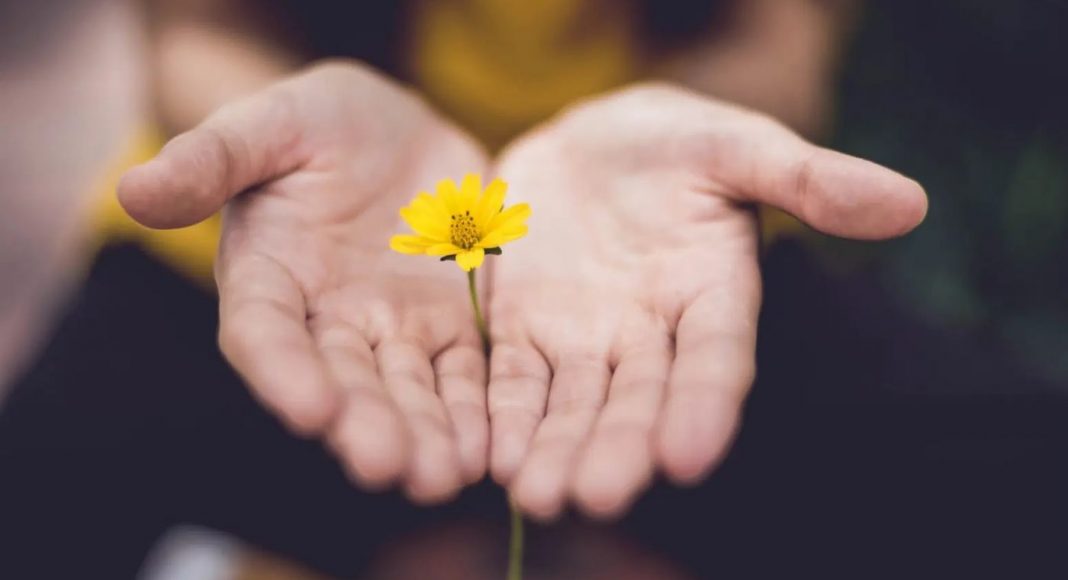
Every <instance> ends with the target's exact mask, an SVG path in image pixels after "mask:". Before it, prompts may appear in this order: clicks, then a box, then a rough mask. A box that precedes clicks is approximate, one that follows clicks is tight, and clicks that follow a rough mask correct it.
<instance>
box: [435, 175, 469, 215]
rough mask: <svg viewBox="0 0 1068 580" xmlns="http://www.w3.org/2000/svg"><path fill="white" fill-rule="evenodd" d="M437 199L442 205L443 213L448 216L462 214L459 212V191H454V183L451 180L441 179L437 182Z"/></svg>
mask: <svg viewBox="0 0 1068 580" xmlns="http://www.w3.org/2000/svg"><path fill="white" fill-rule="evenodd" d="M437 192H438V199H440V200H441V202H442V205H444V206H445V211H446V212H448V214H449V215H454V214H456V213H463V212H462V211H459V208H460V191H459V190H458V189H456V182H455V181H453V180H451V179H448V178H446V179H442V180H441V181H439V182H438V186H437Z"/></svg>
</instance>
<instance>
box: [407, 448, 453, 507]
mask: <svg viewBox="0 0 1068 580" xmlns="http://www.w3.org/2000/svg"><path fill="white" fill-rule="evenodd" d="M463 483H464V482H463V478H462V475H461V469H460V465H459V457H456V456H454V455H451V454H447V453H446V454H428V453H415V454H413V458H412V466H411V468H410V473H409V474H408V476H407V479H406V480H405V485H404V492H405V495H407V496H408V499H410V500H411V501H412V502H414V503H416V504H419V505H434V504H439V503H445V502H447V501H450V500H452V499H454V498H455V497H456V496H457V495H458V494H459V493H460V489H461V488H462V487H463Z"/></svg>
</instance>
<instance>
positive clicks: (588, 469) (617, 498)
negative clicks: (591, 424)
mask: <svg viewBox="0 0 1068 580" xmlns="http://www.w3.org/2000/svg"><path fill="white" fill-rule="evenodd" d="M616 443H617V441H612V440H609V439H606V438H598V439H595V440H594V441H593V442H591V444H590V446H589V447H588V448H587V452H586V453H585V454H584V457H583V459H582V461H581V462H580V463H579V466H578V469H577V471H576V474H575V479H574V482H573V484H572V497H573V499H574V501H575V504H576V505H578V507H579V509H581V510H582V511H583V513H586V514H587V515H589V516H591V517H593V518H595V519H599V520H614V519H617V518H619V517H620V516H621V515H622V514H623V513H625V512H626V510H627V509H628V508H629V507H630V505H631V504H632V503H633V502H634V500H635V498H637V496H638V494H639V493H640V492H641V491H642V490H644V489H645V488H646V487H648V485H649V483H650V482H651V481H652V476H653V460H652V450H651V444H650V442H649V437H648V434H646V435H645V436H644V437H638V436H637V435H636V436H634V437H629V436H626V435H625V434H620V436H619V437H618V445H617V444H616ZM624 449H625V452H624V453H625V454H622V455H621V454H620V453H619V452H620V451H622V450H624Z"/></svg>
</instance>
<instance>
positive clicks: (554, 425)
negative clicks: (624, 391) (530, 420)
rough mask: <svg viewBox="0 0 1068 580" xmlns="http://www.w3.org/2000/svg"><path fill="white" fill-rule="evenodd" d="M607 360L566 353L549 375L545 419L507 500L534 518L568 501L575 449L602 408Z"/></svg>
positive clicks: (553, 514)
mask: <svg viewBox="0 0 1068 580" xmlns="http://www.w3.org/2000/svg"><path fill="white" fill-rule="evenodd" d="M610 373H611V371H610V369H609V366H608V359H607V357H601V356H587V355H578V354H574V355H570V354H569V355H566V356H564V357H562V358H561V360H560V361H559V362H558V364H557V366H556V367H555V369H554V372H553V379H552V384H551V385H550V387H549V403H548V407H547V409H546V412H545V419H543V420H542V422H541V424H540V425H539V426H538V430H537V432H536V433H535V434H534V438H533V439H532V440H531V443H530V449H529V451H528V452H527V457H526V459H525V460H524V461H523V465H522V467H520V469H519V473H518V474H517V475H516V478H515V481H514V482H513V483H512V484H511V486H510V488H511V491H512V498H513V499H514V500H515V502H516V504H517V505H518V506H519V507H520V508H521V509H522V510H524V511H526V512H527V513H529V514H531V515H532V516H534V517H536V518H539V519H551V518H554V517H556V516H557V515H558V514H559V513H560V511H561V509H562V508H563V506H564V501H565V500H566V498H567V485H568V483H569V481H570V479H571V475H572V473H573V470H574V467H575V463H576V460H577V458H578V453H579V450H580V448H581V446H582V444H583V443H584V442H585V440H586V437H587V435H589V432H590V429H591V428H592V427H593V424H594V421H595V420H596V418H597V414H598V412H599V411H600V410H601V406H602V405H603V404H604V400H605V393H606V392H607V390H608V381H609V376H610Z"/></svg>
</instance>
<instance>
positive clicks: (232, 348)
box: [216, 256, 340, 435]
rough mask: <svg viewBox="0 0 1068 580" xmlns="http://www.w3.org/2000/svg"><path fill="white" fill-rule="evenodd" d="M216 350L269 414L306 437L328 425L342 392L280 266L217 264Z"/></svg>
mask: <svg viewBox="0 0 1068 580" xmlns="http://www.w3.org/2000/svg"><path fill="white" fill-rule="evenodd" d="M216 278H217V280H218V284H219V346H220V348H221V349H222V351H223V354H225V355H226V358H227V360H229V361H230V364H231V365H233V367H234V369H236V370H237V372H238V373H239V374H240V375H241V376H242V377H243V378H244V380H245V382H246V383H248V385H249V386H250V387H251V388H252V391H253V393H255V394H256V395H257V396H258V397H259V398H260V399H261V400H262V401H263V402H264V403H265V404H266V405H267V406H268V407H270V408H271V409H273V410H274V411H275V413H277V414H278V415H279V416H280V417H281V418H282V419H283V420H284V421H285V422H286V423H287V424H288V425H289V426H290V427H291V428H292V429H294V430H295V431H296V432H298V433H300V434H303V435H313V434H317V433H319V432H320V431H322V430H323V429H324V428H325V427H326V426H327V425H328V424H329V423H330V422H331V420H332V418H333V416H334V414H335V411H336V409H337V408H338V403H339V399H340V396H339V390H338V388H337V385H336V384H335V383H334V382H333V380H332V378H331V377H330V374H329V372H328V371H327V370H326V368H325V366H324V364H323V361H322V360H321V359H320V357H319V353H318V351H317V349H316V347H315V344H314V343H313V341H312V339H311V336H310V335H309V333H308V329H307V327H306V326H305V306H304V304H305V302H304V295H303V293H302V292H301V290H300V288H299V287H298V285H297V283H296V282H295V281H294V280H293V278H292V276H290V274H289V272H287V271H286V270H285V269H284V268H283V267H282V266H281V265H280V264H278V263H277V262H275V261H273V260H271V259H269V258H264V257H261V256H245V257H242V258H240V259H238V260H230V261H221V262H220V267H219V270H218V273H217V275H216Z"/></svg>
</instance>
